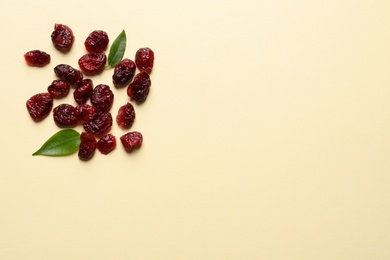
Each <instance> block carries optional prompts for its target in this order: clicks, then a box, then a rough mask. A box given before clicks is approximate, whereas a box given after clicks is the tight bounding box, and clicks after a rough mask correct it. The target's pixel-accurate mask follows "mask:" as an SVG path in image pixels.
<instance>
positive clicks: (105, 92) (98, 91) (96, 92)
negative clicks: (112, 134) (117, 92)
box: [91, 84, 114, 111]
mask: <svg viewBox="0 0 390 260" xmlns="http://www.w3.org/2000/svg"><path fill="white" fill-rule="evenodd" d="M113 102H114V93H112V91H111V89H110V87H109V86H108V85H105V84H99V85H97V86H96V87H95V88H94V89H93V92H92V96H91V103H92V105H93V106H94V107H96V108H97V109H98V110H100V111H108V110H110V108H111V106H112V104H113Z"/></svg>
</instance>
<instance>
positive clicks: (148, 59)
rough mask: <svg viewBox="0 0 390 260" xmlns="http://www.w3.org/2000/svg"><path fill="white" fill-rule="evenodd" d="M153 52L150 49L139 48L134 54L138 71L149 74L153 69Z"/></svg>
mask: <svg viewBox="0 0 390 260" xmlns="http://www.w3.org/2000/svg"><path fill="white" fill-rule="evenodd" d="M153 63H154V52H153V51H152V50H151V49H150V48H140V49H138V50H137V52H136V54H135V64H137V68H138V69H139V70H140V71H145V72H146V73H148V74H150V73H151V72H152V69H153Z"/></svg>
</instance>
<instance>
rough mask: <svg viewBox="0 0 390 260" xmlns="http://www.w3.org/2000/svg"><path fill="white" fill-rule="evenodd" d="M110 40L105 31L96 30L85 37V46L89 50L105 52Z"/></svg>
mask: <svg viewBox="0 0 390 260" xmlns="http://www.w3.org/2000/svg"><path fill="white" fill-rule="evenodd" d="M108 42H109V39H108V35H107V33H106V32H105V31H102V30H95V31H93V32H91V33H90V34H89V35H88V37H87V39H85V41H84V46H85V48H86V49H87V51H88V52H103V51H105V50H106V49H107V46H108Z"/></svg>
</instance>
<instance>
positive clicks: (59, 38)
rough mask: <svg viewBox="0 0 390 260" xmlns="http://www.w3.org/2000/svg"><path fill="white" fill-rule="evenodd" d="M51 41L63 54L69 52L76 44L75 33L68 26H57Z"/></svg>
mask: <svg viewBox="0 0 390 260" xmlns="http://www.w3.org/2000/svg"><path fill="white" fill-rule="evenodd" d="M51 40H52V42H53V45H54V47H55V48H56V49H57V50H59V51H61V52H63V53H66V52H69V51H70V49H71V48H72V45H73V42H74V35H73V31H72V29H70V28H69V26H67V25H64V24H55V25H54V31H53V32H52V34H51Z"/></svg>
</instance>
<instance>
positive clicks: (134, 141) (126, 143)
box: [120, 131, 143, 153]
mask: <svg viewBox="0 0 390 260" xmlns="http://www.w3.org/2000/svg"><path fill="white" fill-rule="evenodd" d="M120 139H121V142H122V144H123V147H124V148H125V150H126V152H128V153H130V152H132V151H133V150H134V149H136V148H140V147H141V144H142V141H143V137H142V134H141V133H140V132H136V131H133V132H129V133H127V134H124V135H122V136H121V138H120Z"/></svg>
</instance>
